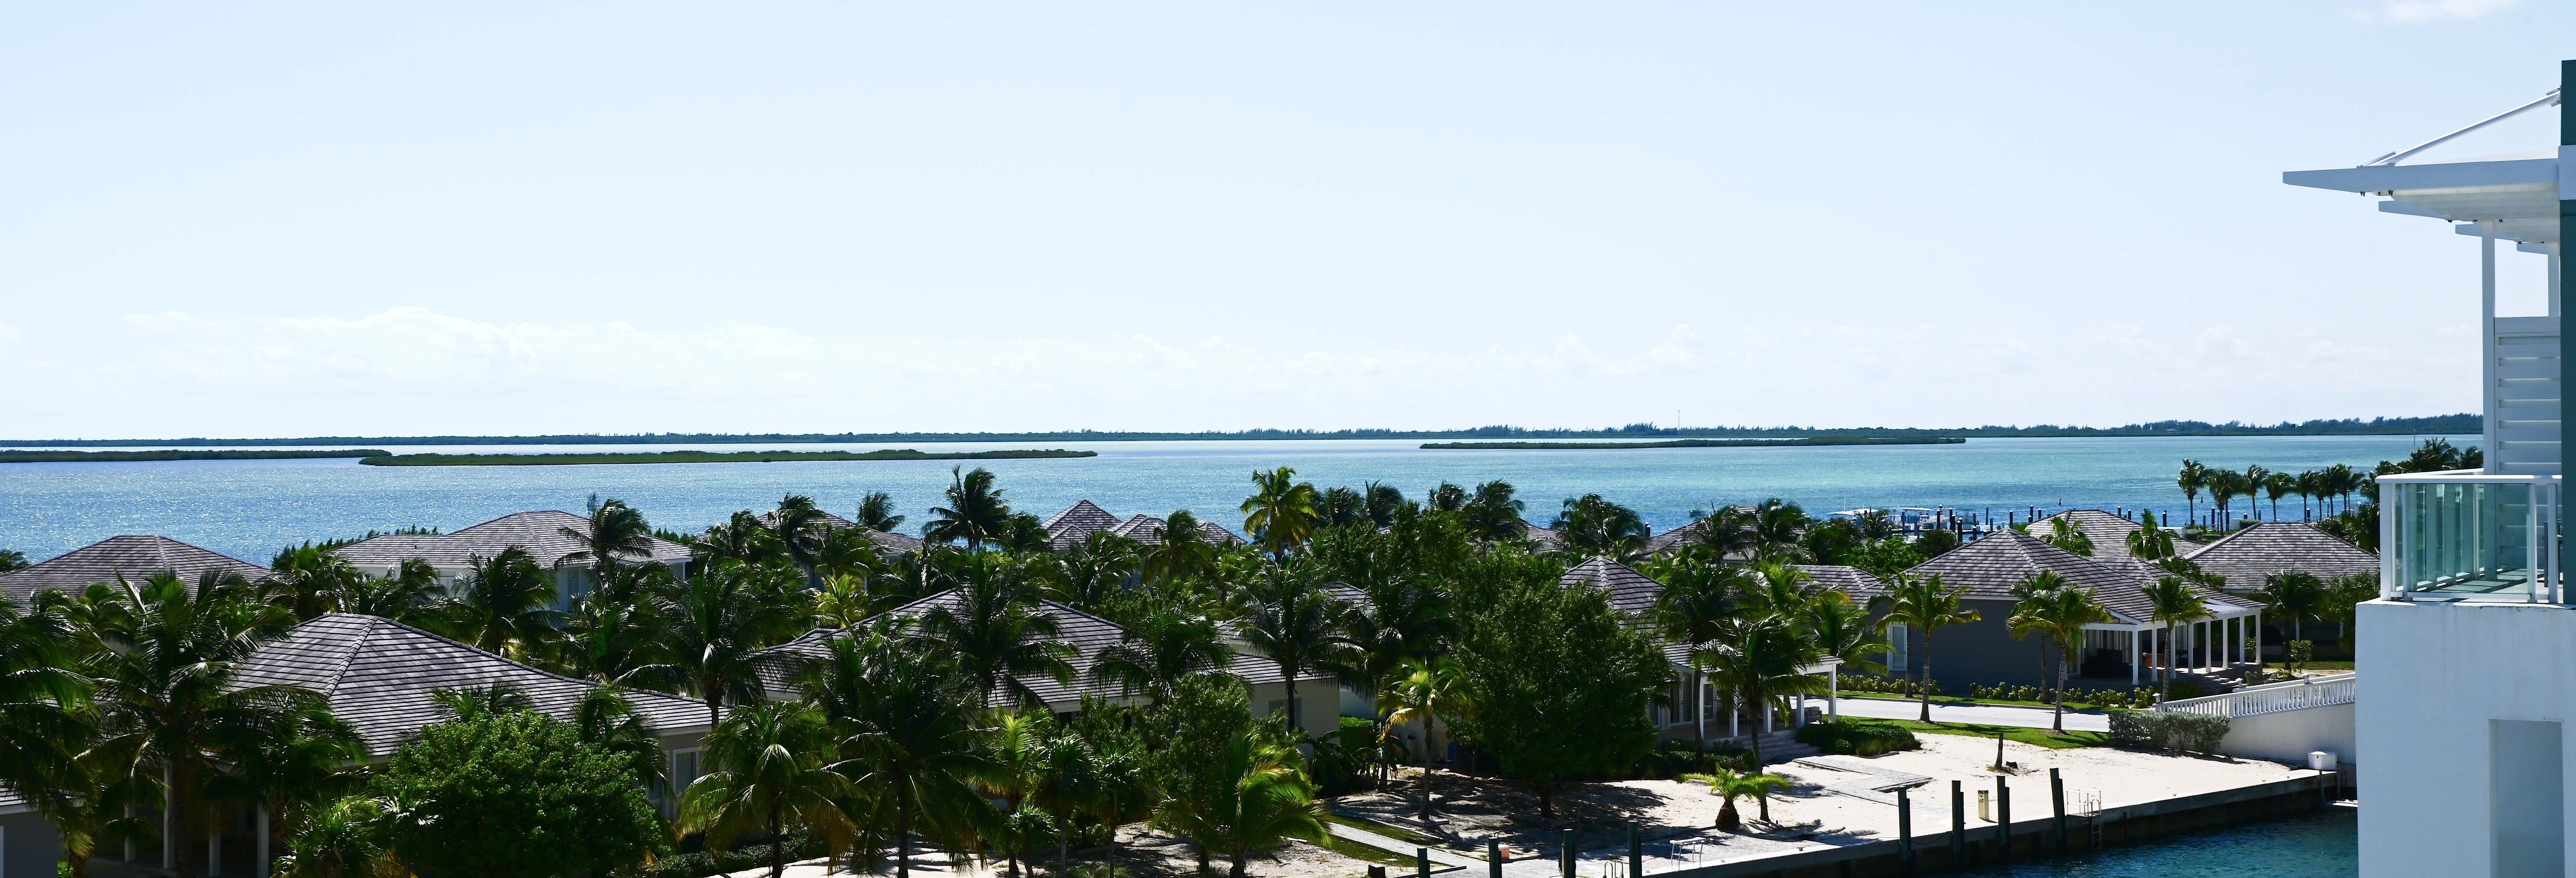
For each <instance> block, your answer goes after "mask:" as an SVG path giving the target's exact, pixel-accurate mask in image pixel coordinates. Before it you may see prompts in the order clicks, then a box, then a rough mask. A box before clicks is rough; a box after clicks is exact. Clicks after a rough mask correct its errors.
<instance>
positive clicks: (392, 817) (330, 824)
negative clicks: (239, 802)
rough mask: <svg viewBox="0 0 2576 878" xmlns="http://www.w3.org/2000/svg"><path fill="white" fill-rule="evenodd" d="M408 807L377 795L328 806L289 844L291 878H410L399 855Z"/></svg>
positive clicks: (287, 876)
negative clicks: (396, 842)
mask: <svg viewBox="0 0 2576 878" xmlns="http://www.w3.org/2000/svg"><path fill="white" fill-rule="evenodd" d="M404 816H405V815H404V813H403V811H402V806H400V805H398V804H396V803H394V802H391V801H387V800H386V799H384V798H381V797H378V796H374V795H358V796H348V797H345V798H341V799H338V800H336V801H333V802H330V803H328V804H325V805H324V806H322V807H321V808H320V809H318V810H317V811H316V813H315V814H314V815H313V819H311V820H307V821H305V823H304V826H303V827H302V828H300V829H299V830H298V831H297V832H296V833H295V835H294V837H293V838H292V839H290V840H289V841H288V846H287V850H288V851H289V856H288V857H287V858H286V861H285V863H283V864H282V865H283V868H282V869H280V871H279V874H281V875H283V876H285V878H405V876H408V875H411V874H412V870H411V867H410V866H409V865H407V864H405V863H403V862H402V857H401V855H400V854H398V853H397V852H395V850H394V847H393V845H394V834H395V830H396V829H397V828H398V825H399V824H400V823H401V821H402V819H403V818H404Z"/></svg>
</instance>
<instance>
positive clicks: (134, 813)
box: [12, 751, 158, 878]
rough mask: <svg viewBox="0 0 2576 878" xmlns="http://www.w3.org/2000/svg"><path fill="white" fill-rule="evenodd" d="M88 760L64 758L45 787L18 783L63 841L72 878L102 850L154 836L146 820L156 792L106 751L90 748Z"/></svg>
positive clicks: (84, 874) (85, 872) (81, 876)
mask: <svg viewBox="0 0 2576 878" xmlns="http://www.w3.org/2000/svg"><path fill="white" fill-rule="evenodd" d="M84 755H85V756H88V757H89V758H83V759H66V760H64V761H63V762H62V763H61V765H60V766H59V769H58V770H57V771H56V772H54V774H53V776H52V777H51V778H50V779H48V781H47V783H46V784H45V785H43V786H19V787H15V788H14V789H13V790H12V791H13V792H17V793H19V794H20V795H21V796H24V797H25V798H26V799H27V800H28V804H30V805H33V806H34V807H35V809H36V813H38V814H40V815H43V816H44V818H45V822H47V823H51V824H53V827H54V831H55V834H56V835H57V837H58V838H59V840H60V842H61V844H62V853H63V865H64V867H65V871H66V872H67V873H68V875H69V876H70V878H88V876H89V861H90V858H92V857H95V856H98V851H99V849H100V848H106V847H111V846H113V845H118V844H124V843H135V842H144V841H148V840H150V839H151V838H152V830H151V827H150V826H149V825H148V823H147V820H148V819H149V818H147V817H142V816H138V815H141V814H148V813H150V809H151V808H152V806H153V805H154V804H155V803H156V801H157V798H158V797H157V796H156V795H155V793H157V792H158V791H157V790H154V789H153V788H152V783H151V781H150V780H149V779H147V778H146V777H144V776H143V775H142V774H138V773H136V772H134V771H131V770H128V769H130V768H131V767H132V766H125V765H114V764H106V763H109V762H111V761H112V760H110V759H106V758H101V757H104V756H107V755H108V754H103V753H98V752H97V751H89V752H88V753H85V754H84Z"/></svg>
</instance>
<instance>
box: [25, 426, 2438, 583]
mask: <svg viewBox="0 0 2576 878" xmlns="http://www.w3.org/2000/svg"><path fill="white" fill-rule="evenodd" d="M2451 438H2452V441H2453V442H2455V443H2461V444H2468V443H2473V442H2474V441H2475V437H2451ZM2418 441H2420V438H2419V437H2412V436H2325V437H2307V436H2290V437H2270V436H2265V437H2219V438H2123V439H1977V440H1971V441H1969V442H1968V443H1966V444H1964V445H1925V446H1841V447H1813V448H1777V447H1775V448H1670V449H1648V450H1625V451H1622V450H1607V451H1601V450H1551V451H1427V450H1423V449H1421V448H1419V447H1418V446H1419V445H1420V444H1421V443H1419V442H1417V441H1411V440H1387V441H1376V440H1304V441H1278V442H1101V443H1087V444H1084V443H1072V444H1062V443H1036V444H1040V445H1044V446H1047V447H1065V448H1080V449H1087V450H1095V451H1098V452H1100V456H1099V457H1094V458H1077V459H1056V460H995V461H985V462H983V465H984V466H987V467H989V468H991V469H992V470H993V471H994V472H995V473H997V474H998V475H999V476H1000V479H1001V485H1002V487H1003V489H1004V490H1005V492H1006V494H1007V497H1008V499H1009V500H1010V501H1011V502H1012V504H1013V505H1014V506H1016V507H1017V508H1019V509H1021V510H1023V511H1030V512H1035V513H1037V514H1039V515H1047V514H1052V513H1053V512H1055V511H1056V510H1059V509H1063V508H1064V507H1065V506H1067V505H1070V504H1071V503H1072V502H1073V501H1075V500H1077V499H1083V498H1089V499H1090V500H1092V501H1093V502H1095V503H1099V504H1100V505H1102V506H1104V507H1106V508H1108V509H1109V510H1110V511H1111V512H1115V513H1117V514H1119V515H1122V516H1123V515H1133V514H1136V513H1140V512H1141V513H1149V514H1153V515H1163V514H1166V513H1169V512H1170V511H1172V510H1174V509H1190V510H1192V511H1195V512H1198V513H1200V514H1201V515H1203V516H1205V517H1208V518H1211V519H1214V520H1216V521H1219V522H1222V523H1224V524H1226V525H1227V526H1229V527H1232V526H1235V525H1237V524H1239V523H1240V522H1241V521H1242V515H1241V514H1240V513H1239V512H1237V511H1235V510H1236V506H1237V505H1238V504H1240V503H1241V502H1242V501H1243V497H1244V495H1245V494H1246V493H1247V491H1248V489H1249V487H1250V474H1251V472H1252V471H1253V470H1254V469H1256V468H1268V467H1275V466H1283V465H1285V466H1294V467H1296V468H1297V469H1298V470H1299V472H1300V473H1301V475H1302V476H1303V477H1305V478H1308V479H1312V480H1314V482H1315V483H1316V484H1318V485H1323V486H1328V487H1329V486H1333V485H1353V486H1356V485H1359V484H1361V483H1364V482H1366V481H1369V480H1371V479H1377V480H1383V481H1385V482H1387V483H1389V484H1392V485H1395V486H1396V487H1398V488H1401V489H1402V490H1403V491H1404V492H1405V494H1406V495H1407V496H1411V497H1420V496H1422V494H1423V492H1424V491H1426V490H1427V489H1429V488H1430V487H1431V486H1433V485H1435V484H1438V483H1439V482H1441V481H1443V480H1447V481H1453V482H1457V483H1460V484H1467V485H1472V484H1474V483H1476V482H1479V481H1484V480H1487V479H1505V480H1508V481H1510V482H1512V483H1513V484H1514V485H1516V486H1518V487H1519V488H1520V490H1521V496H1522V497H1523V498H1524V499H1526V500H1528V501H1529V504H1530V510H1529V517H1530V518H1531V519H1533V520H1537V521H1540V522H1542V523H1544V522H1545V521H1546V520H1547V519H1548V518H1549V517H1550V516H1551V515H1552V514H1553V513H1554V510H1555V509H1556V507H1557V505H1558V501H1560V500H1561V499H1563V498H1566V497H1572V496H1575V495H1577V494H1582V493H1586V492H1599V493H1601V494H1602V495H1604V496H1607V497H1609V498H1610V499H1612V500H1615V501H1617V502H1620V503H1624V504H1627V505H1629V506H1631V507H1633V508H1635V509H1637V510H1638V511H1639V512H1640V513H1642V514H1644V516H1645V517H1646V519H1647V521H1648V523H1650V524H1652V525H1654V526H1655V528H1656V529H1657V530H1658V531H1660V530H1662V529H1664V528H1668V527H1672V526H1674V525H1678V524H1681V523H1684V522H1686V521H1688V513H1689V511H1690V510H1691V509H1694V508H1708V507H1709V506H1711V505H1712V504H1717V503H1750V502H1754V501H1757V500H1760V499H1762V498H1764V497H1774V496H1777V497H1786V498H1789V499H1792V500H1795V501H1798V502H1799V503H1801V504H1803V505H1805V506H1806V508H1807V509H1808V510H1809V511H1810V512H1814V513H1823V512H1829V511H1833V510H1839V509H1851V508H1857V507H1889V506H1926V507H1928V506H1940V505H1948V506H1956V507H1960V508H1963V509H1968V510H1972V511H1975V510H1984V509H1991V510H1993V511H1994V513H1995V515H1996V516H1997V517H1998V518H2000V517H2002V516H2003V514H2004V512H2005V511H2006V510H2013V511H2019V510H2021V509H2023V508H2024V507H2027V506H2034V505H2036V506H2041V507H2045V508H2047V509H2051V510H2054V509H2060V508H2065V507H2068V506H2098V507H2104V508H2108V507H2114V506H2127V507H2132V508H2137V507H2144V508H2151V509H2157V510H2164V509H2172V510H2174V511H2176V512H2180V511H2181V510H2182V508H2183V505H2184V504H2183V497H2182V494H2181V492H2180V491H2177V490H2175V489H2174V487H2173V476H2174V470H2175V467H2176V466H2177V465H2178V463H2179V462H2180V461H2181V460H2182V459H2183V458H2186V457H2189V458H2195V459H2198V460H2200V461H2201V462H2203V463H2206V464H2209V465H2211V466H2220V467H2227V468H2231V469H2236V468H2243V467H2244V466H2245V465H2246V464H2250V463H2260V464H2262V465H2264V466H2267V467H2270V468H2273V469H2281V470H2293V471H2295V470H2299V469H2308V468H2314V467H2321V466H2327V465H2331V464H2336V463H2344V464H2352V465H2356V466H2367V465H2369V464H2372V463H2376V462H2378V461H2379V460H2382V459H2388V458H2396V457H2402V456H2404V455H2405V453H2406V451H2407V450H2409V449H2411V448H2413V447H2414V446H2415V445H2416V443H2417V442H2418ZM1030 444H1031V443H1009V444H1003V445H995V444H973V443H959V444H954V445H938V446H922V447H925V448H927V449H935V450H952V449H954V450H978V449H985V448H998V447H1029V445H1030ZM673 447H675V446H649V447H643V446H638V447H633V448H632V450H645V451H665V450H671V449H672V448H673ZM718 447H719V448H721V449H724V450H748V449H752V448H762V447H771V448H803V449H852V450H865V449H869V448H882V447H887V446H884V445H868V444H849V445H777V446H757V445H742V446H718ZM549 450H554V451H562V450H574V451H609V450H628V447H625V446H581V447H579V448H570V449H565V448H540V447H515V448H514V447H493V446H483V447H473V448H428V447H423V448H404V449H402V451H403V452H405V453H413V452H426V451H464V452H476V451H479V452H487V453H489V452H501V451H549ZM950 466H951V464H950V463H948V462H942V461H869V462H801V463H765V464H764V463H721V464H643V465H624V466H562V467H528V466H510V467H370V466H360V465H358V464H357V463H356V462H355V461H349V460H238V461H234V460H226V461H166V462H138V463H17V464H0V548H10V549H17V550H19V551H23V552H25V553H27V555H28V557H30V558H47V557H51V556H53V555H55V554H58V553H61V552H63V551H65V550H68V549H72V548H76V547H79V546H83V545H87V544H89V543H92V542H96V541H98V540H100V539H104V538H106V537H109V536H113V535H116V534H124V533H152V534H161V535H164V536H169V537H172V538H176V539H180V540H185V541H187V542H191V543H196V544H198V545H202V546H205V547H207V548H211V549H215V550H217V551H221V552H225V553H228V554H233V555H236V556H239V557H242V558H246V559H250V560H254V561H265V560H266V559H267V558H268V556H269V555H270V554H271V553H273V552H274V551H275V550H276V548H277V547H278V546H280V545H284V544H288V543H293V542H298V541H302V540H308V539H324V538H331V537H343V536H354V535H356V534H360V533H364V532H366V531H367V530H369V529H371V528H374V529H390V528H395V527H401V526H405V525H428V526H434V527H439V528H444V529H448V530H454V529H456V528H460V527H465V526H467V525H471V524H474V523H476V522H480V521H486V520H489V519H492V518H494V517H497V516H500V515H504V514H507V513H510V512H516V511H521V510H527V509H570V510H578V509H580V508H581V506H582V502H583V499H584V498H585V497H587V496H589V495H590V494H591V493H593V492H597V493H599V494H602V495H605V496H610V497H617V498H621V499H624V500H626V501H627V502H629V503H632V504H634V505H636V506H637V507H639V508H641V509H643V510H644V512H645V514H646V515H647V516H648V517H650V518H651V519H652V521H653V522H654V523H655V524H656V525H659V526H663V527H670V528H674V529H679V530H697V529H700V528H703V527H705V526H707V525H709V524H712V523H715V522H716V521H719V520H721V519H723V518H724V517H725V516H727V515H729V514H731V513H732V512H733V511H734V510H737V509H743V508H747V507H753V508H766V507H768V506H770V505H772V504H775V503H776V502H777V501H778V498H779V497H780V496H782V495H785V494H788V493H791V492H793V493H802V494H810V495H812V496H814V497H815V498H816V499H818V500H820V501H822V503H823V505H824V506H825V508H827V509H830V510H832V511H835V512H839V513H842V514H845V515H846V514H849V513H850V512H851V511H852V510H853V509H854V508H855V507H856V506H857V504H858V498H859V496H860V495H861V494H863V493H865V492H868V491H880V490H881V491H887V492H890V493H892V494H893V495H894V497H895V499H896V500H897V501H898V504H899V505H900V506H901V507H902V508H903V509H904V510H906V513H907V514H909V515H911V516H912V519H911V521H909V522H907V525H906V526H907V529H909V528H910V527H912V526H915V525H918V524H919V523H920V522H921V520H922V518H923V516H924V513H923V511H922V510H925V509H927V508H928V507H930V506H932V505H935V503H936V500H937V498H938V496H939V490H940V488H942V487H944V486H946V485H947V484H948V478H949V476H948V470H949V467H950ZM2204 501H2205V498H2204ZM2297 504H2298V499H2297V498H2295V497H2294V498H2289V499H2288V500H2286V501H2285V503H2284V504H2283V506H2282V512H2283V513H2284V515H2285V516H2286V517H2289V518H2293V519H2295V518H2297V517H2299V512H2298V507H2297ZM2205 505H2206V504H2205V502H2204V506H2205ZM2267 506H2268V504H2267ZM2238 508H2239V509H2240V510H2242V509H2243V506H2242V505H2241V501H2240V505H2239V507H2238Z"/></svg>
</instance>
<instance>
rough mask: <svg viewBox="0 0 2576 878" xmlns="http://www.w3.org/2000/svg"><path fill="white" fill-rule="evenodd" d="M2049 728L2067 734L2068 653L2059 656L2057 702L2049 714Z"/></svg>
mask: <svg viewBox="0 0 2576 878" xmlns="http://www.w3.org/2000/svg"><path fill="white" fill-rule="evenodd" d="M2048 730H2049V731H2052V732H2056V733H2058V734H2061V735H2063V734H2066V654H2065V653H2059V654H2058V656H2057V703H2056V706H2055V707H2053V708H2052V709H2050V711H2049V715H2048Z"/></svg>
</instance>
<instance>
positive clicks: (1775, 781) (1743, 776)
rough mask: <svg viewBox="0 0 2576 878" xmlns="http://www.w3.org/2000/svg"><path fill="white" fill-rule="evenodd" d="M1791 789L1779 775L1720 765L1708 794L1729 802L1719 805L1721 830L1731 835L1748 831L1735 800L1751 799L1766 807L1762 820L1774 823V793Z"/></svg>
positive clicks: (1711, 778)
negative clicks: (1772, 807) (1739, 831)
mask: <svg viewBox="0 0 2576 878" xmlns="http://www.w3.org/2000/svg"><path fill="white" fill-rule="evenodd" d="M1788 788H1789V779H1788V778H1785V777H1781V776H1779V775H1776V774H1762V773H1759V772H1758V771H1736V770H1735V769H1732V768H1727V767H1724V766H1720V767H1719V768H1718V769H1717V773H1716V774H1714V775H1711V776H1710V777H1709V781H1708V791H1709V792H1710V793H1713V794H1715V795H1718V796H1722V797H1725V799H1726V803H1725V804H1722V805H1719V806H1717V828H1719V829H1722V830H1725V831H1728V832H1733V831H1735V830H1738V829H1743V828H1744V818H1743V817H1742V816H1741V815H1739V814H1737V813H1736V811H1735V800H1737V799H1741V798H1745V797H1748V796H1749V797H1752V799H1753V800H1754V801H1756V802H1760V803H1761V804H1762V820H1763V822H1765V823H1768V822H1770V820H1771V793H1772V792H1773V791H1776V790H1784V789H1788Z"/></svg>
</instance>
